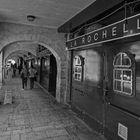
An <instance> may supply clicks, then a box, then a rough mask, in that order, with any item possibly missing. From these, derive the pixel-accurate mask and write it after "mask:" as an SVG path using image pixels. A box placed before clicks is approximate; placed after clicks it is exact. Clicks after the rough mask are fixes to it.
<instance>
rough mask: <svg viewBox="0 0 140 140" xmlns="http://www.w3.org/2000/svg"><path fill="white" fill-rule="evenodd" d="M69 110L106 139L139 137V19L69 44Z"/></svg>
mask: <svg viewBox="0 0 140 140" xmlns="http://www.w3.org/2000/svg"><path fill="white" fill-rule="evenodd" d="M66 46H67V49H68V51H69V52H70V53H71V57H72V58H71V61H72V62H71V70H72V72H71V84H70V85H71V105H72V108H73V109H74V110H75V111H77V112H78V113H79V114H80V117H81V118H83V119H84V120H85V121H86V122H87V123H88V124H89V125H90V126H91V127H93V128H94V129H96V130H97V131H98V132H101V133H103V134H104V135H105V137H106V138H107V139H108V140H132V139H133V140H138V139H139V138H140V133H139V129H140V91H139V90H140V89H139V83H140V82H139V79H140V78H139V76H140V64H139V63H140V14H137V15H133V16H131V17H129V18H127V21H126V19H124V20H121V21H118V22H116V23H113V24H111V25H108V26H105V27H102V28H99V29H96V30H94V31H92V32H89V33H87V34H83V35H82V36H79V37H75V38H73V39H69V38H68V39H67V42H66Z"/></svg>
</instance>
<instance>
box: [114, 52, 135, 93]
mask: <svg viewBox="0 0 140 140" xmlns="http://www.w3.org/2000/svg"><path fill="white" fill-rule="evenodd" d="M113 66H114V70H113V90H114V91H115V92H117V93H121V94H125V95H132V91H133V81H132V80H133V75H134V74H133V69H132V60H131V58H130V57H129V55H128V54H127V53H122V52H121V53H118V54H117V55H116V56H115V58H114V61H113Z"/></svg>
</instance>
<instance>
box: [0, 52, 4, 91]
mask: <svg viewBox="0 0 140 140" xmlns="http://www.w3.org/2000/svg"><path fill="white" fill-rule="evenodd" d="M2 57H3V52H2V51H1V52H0V88H1V86H2V81H3V72H4V69H3V65H2Z"/></svg>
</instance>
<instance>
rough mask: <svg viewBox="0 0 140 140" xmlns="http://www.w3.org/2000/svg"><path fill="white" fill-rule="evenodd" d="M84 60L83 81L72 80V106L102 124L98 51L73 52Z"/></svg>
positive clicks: (101, 63)
mask: <svg viewBox="0 0 140 140" xmlns="http://www.w3.org/2000/svg"><path fill="white" fill-rule="evenodd" d="M76 55H80V56H82V57H83V58H84V66H83V80H82V81H76V80H74V79H73V80H72V105H73V106H75V107H77V108H78V109H79V110H81V111H82V112H83V113H86V114H88V115H89V116H90V117H92V118H94V119H95V120H98V121H99V122H100V123H102V122H103V100H102V98H103V96H102V95H103V93H102V78H103V76H102V75H103V60H102V53H101V52H100V50H98V49H97V50H96V49H95V50H93V49H89V50H82V51H75V52H74V56H76Z"/></svg>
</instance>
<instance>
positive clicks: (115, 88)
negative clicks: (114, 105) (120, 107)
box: [114, 80, 121, 91]
mask: <svg viewBox="0 0 140 140" xmlns="http://www.w3.org/2000/svg"><path fill="white" fill-rule="evenodd" d="M114 90H118V91H121V82H120V81H116V80H115V81H114Z"/></svg>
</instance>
